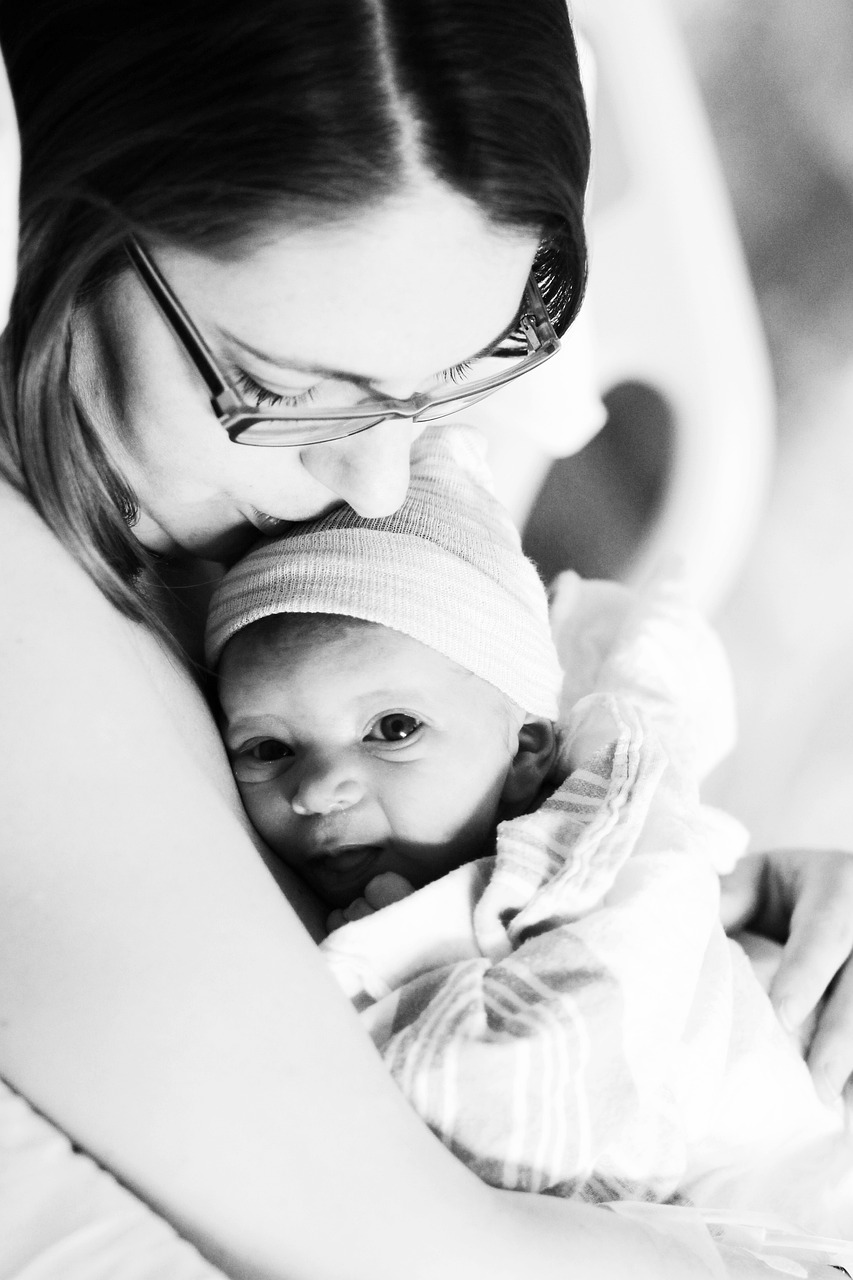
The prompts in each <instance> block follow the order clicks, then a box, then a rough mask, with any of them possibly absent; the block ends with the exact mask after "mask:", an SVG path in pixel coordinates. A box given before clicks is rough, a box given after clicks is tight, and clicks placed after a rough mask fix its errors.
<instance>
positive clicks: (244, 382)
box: [237, 369, 317, 409]
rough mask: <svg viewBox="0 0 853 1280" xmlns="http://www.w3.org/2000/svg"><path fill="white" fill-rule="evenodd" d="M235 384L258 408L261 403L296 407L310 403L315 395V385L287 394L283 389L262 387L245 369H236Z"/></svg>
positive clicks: (290, 407)
mask: <svg viewBox="0 0 853 1280" xmlns="http://www.w3.org/2000/svg"><path fill="white" fill-rule="evenodd" d="M237 385H238V387H240V389H241V391H244V392H245V393H246V394H247V395H248V396H251V398H252V400H253V401H254V403H255V404H256V405H257V406H258V408H260V407H261V406H262V405H271V406H274V405H283V406H284V407H285V408H286V409H298V408H299V406H300V405H307V404H310V403H311V401H312V400H313V399H314V398H315V396H316V395H317V386H316V385H315V386H313V387H306V388H305V390H304V391H299V392H297V393H291V394H289V395H288V394H286V393H285V392H283V391H271V390H270V388H269V387H262V386H261V384H260V383H259V382H256V381H255V379H254V378H253V377H252V375H251V374H249V373H246V370H245V369H238V370H237Z"/></svg>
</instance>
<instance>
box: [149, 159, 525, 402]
mask: <svg viewBox="0 0 853 1280" xmlns="http://www.w3.org/2000/svg"><path fill="white" fill-rule="evenodd" d="M537 244H538V237H537V235H536V234H535V232H533V231H528V232H522V231H515V230H513V229H510V228H505V227H497V226H495V224H494V223H491V222H489V221H488V219H487V218H486V217H485V216H484V215H483V214H482V213H481V212H480V210H479V209H478V208H477V206H476V205H474V204H473V203H472V202H470V201H469V200H467V199H466V198H465V197H463V196H460V195H458V194H457V193H455V192H453V191H450V190H449V189H448V188H446V187H444V186H442V185H441V184H438V183H432V184H430V185H429V186H427V187H425V188H424V189H423V190H421V191H419V192H418V193H416V194H411V195H408V196H406V197H400V198H398V199H396V200H394V201H389V202H386V203H385V204H383V205H380V206H377V208H375V209H372V210H367V211H363V212H360V213H359V214H358V215H356V216H354V217H353V218H352V219H351V220H349V221H347V222H339V223H333V224H325V225H322V226H317V227H313V228H308V229H300V230H298V231H290V232H288V231H285V232H284V233H282V235H280V236H278V237H275V236H270V237H268V238H266V239H265V240H264V241H262V242H260V243H256V245H255V246H254V247H253V248H252V249H250V250H249V251H248V252H247V253H246V254H245V255H243V256H242V257H239V258H235V259H232V260H229V261H223V260H222V259H213V258H209V257H202V256H201V255H198V254H194V253H190V252H188V251H185V250H163V251H161V252H160V253H159V254H158V259H159V261H160V262H161V265H162V267H163V270H164V272H165V273H166V274H167V276H168V278H169V280H170V283H171V284H172V285H173V287H174V289H175V291H176V292H177V293H178V295H179V296H180V297H181V300H182V301H183V302H184V305H185V306H186V307H187V308H188V310H189V311H190V312H191V314H192V315H193V317H194V318H195V319H196V320H197V321H198V322H199V323H200V324H201V325H202V327H203V328H204V329H205V330H206V332H208V333H210V332H213V333H215V332H216V331H217V330H218V331H219V334H222V335H227V336H228V337H230V339H232V340H236V342H237V344H238V346H239V345H242V346H244V347H245V348H251V349H252V350H253V351H254V353H255V358H256V359H258V358H259V357H258V353H261V354H263V355H265V356H266V357H268V361H269V363H270V368H271V369H273V368H274V367H275V365H276V364H281V365H282V366H284V367H292V365H293V364H294V363H296V364H299V365H302V366H306V367H313V366H315V365H322V366H323V367H329V368H333V369H335V370H339V371H341V372H345V373H352V374H354V375H356V376H359V377H363V378H367V379H369V380H379V379H382V378H387V377H392V376H398V375H399V376H405V375H407V374H409V373H415V372H418V371H420V370H422V369H426V371H427V372H429V371H431V370H435V369H440V368H443V367H445V366H447V365H451V364H455V363H457V362H458V361H460V360H463V359H466V358H467V357H468V356H470V355H472V354H474V353H475V352H477V351H480V350H481V349H483V348H484V347H486V346H488V345H489V343H491V342H492V341H493V340H494V339H495V338H496V337H497V336H498V335H499V334H500V333H501V331H502V330H503V329H504V328H505V326H506V325H507V324H508V323H509V322H510V321H511V320H512V318H513V316H514V314H515V312H516V310H517V308H518V305H519V301H520V299H521V295H522V292H523V289H524V282H525V280H526V278H527V275H528V273H529V270H530V266H531V264H532V261H533V256H534V254H535V252H536V248H537Z"/></svg>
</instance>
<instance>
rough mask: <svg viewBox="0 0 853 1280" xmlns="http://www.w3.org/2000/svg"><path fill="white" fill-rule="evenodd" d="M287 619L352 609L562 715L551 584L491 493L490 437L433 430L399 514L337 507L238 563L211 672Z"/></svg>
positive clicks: (221, 609)
mask: <svg viewBox="0 0 853 1280" xmlns="http://www.w3.org/2000/svg"><path fill="white" fill-rule="evenodd" d="M279 613H331V614H344V615H346V616H348V617H352V618H361V619H364V620H365V621H368V622H377V623H380V624H381V625H382V626H385V627H391V628H392V629H393V630H395V631H402V632H403V633H404V634H405V635H408V636H411V637H412V638H413V639H415V640H419V641H420V642H421V643H422V644H425V645H428V646H429V648H431V649H435V650H436V651H437V652H438V653H442V654H444V655H445V657H447V658H451V659H452V660H453V661H454V662H456V663H458V664H459V665H460V666H461V667H464V668H465V669H466V670H467V671H471V672H472V673H473V674H474V675H476V676H480V677H481V679H483V680H487V681H488V682H489V683H490V684H492V685H494V686H495V687H496V688H497V689H500V691H501V692H502V693H504V694H505V695H506V696H507V697H508V698H510V699H511V700H512V701H513V702H514V703H516V704H517V705H518V706H519V707H521V708H522V709H523V710H524V711H526V712H527V713H528V714H529V715H541V716H547V717H549V718H550V719H554V718H556V714H557V693H558V691H559V688H560V683H561V672H560V667H559V664H558V661H557V655H556V652H555V649H554V645H553V642H552V640H551V631H550V626H549V622H548V603H547V598H546V595H545V588H544V586H543V585H542V581H541V579H540V578H539V575H538V573H537V572H536V569H535V567H534V566H533V564H532V563H531V562H530V561H529V560H528V559H527V558H526V557H525V556H524V554H523V553H522V550H521V540H520V538H519V535H518V531H517V529H516V528H515V526H514V524H513V523H512V521H511V519H510V517H509V515H508V514H507V512H506V511H505V510H504V508H503V507H502V506H501V504H500V503H499V502H498V500H497V499H496V498H495V497H494V495H493V493H492V492H491V487H490V478H489V473H488V469H487V467H486V463H485V446H484V442H483V440H482V438H481V437H480V436H479V434H478V433H477V432H476V431H474V430H472V429H471V428H468V427H462V426H459V425H454V426H446V425H438V426H433V427H430V428H428V429H427V430H426V431H425V432H424V433H423V434H422V435H421V436H420V437H419V438H418V439H417V440H416V441H415V444H414V446H413V449H412V468H411V481H410V484H409V491H408V494H407V496H406V500H405V502H404V503H403V505H402V507H401V508H400V509H399V511H396V512H395V513H394V515H391V516H383V517H382V518H381V519H377V520H367V519H364V518H363V517H361V516H359V515H357V514H356V513H355V512H354V511H353V510H352V508H350V507H338V508H336V509H335V510H334V511H332V512H330V513H329V514H328V515H325V516H321V517H320V518H319V519H317V520H311V521H308V522H306V523H300V524H293V525H291V526H290V527H289V528H288V529H287V530H286V531H285V532H284V533H283V534H280V535H278V536H277V537H276V538H275V539H273V540H269V539H264V540H263V541H262V542H260V543H258V544H257V545H256V546H255V547H254V548H253V549H252V550H251V551H250V552H249V554H248V555H247V556H245V558H244V559H242V560H240V561H238V563H237V564H236V565H234V567H233V568H232V569H230V570H229V572H228V573H226V574H225V576H224V578H223V579H222V581H221V582H220V584H219V586H218V587H217V590H216V593H215V594H214V597H213V600H212V602H211V607H210V614H209V617H208V623H207V635H206V653H207V660H208V662H209V663H210V665H211V667H215V666H216V664H217V663H218V662H219V659H220V656H221V654H222V650H223V649H224V647H225V645H226V644H227V642H228V640H230V639H231V637H232V636H233V635H235V634H236V633H237V632H238V631H241V630H242V629H243V628H244V627H247V626H249V625H250V623H252V622H257V621H258V620H259V619H260V618H266V617H269V616H270V615H271V614H279Z"/></svg>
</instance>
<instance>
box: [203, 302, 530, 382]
mask: <svg viewBox="0 0 853 1280" xmlns="http://www.w3.org/2000/svg"><path fill="white" fill-rule="evenodd" d="M526 303H527V298H526V296H525V297H522V299H521V302H520V303H519V305H518V309H517V311H516V313H515V315H514V316H513V318H512V319H511V320H510V322H509V324H508V325H505V326H504V328H503V329H502V330H501V332H500V333H499V334H498V335H497V337H495V338H493V339H492V341H491V342H489V343H487V344H486V346H485V347H482V348H481V350H479V351H475V352H474V354H473V355H470V356H466V357H465V360H480V359H482V357H483V356H487V355H489V354H490V353H491V352H492V351H494V349H495V348H496V347H499V346H500V344H501V343H502V342H504V341H505V340H506V339H507V338H508V337H509V335H510V334H511V333H513V332H514V331H515V330H516V329H517V328H518V323H519V320H520V319H521V316H522V314H523V312H524V308H525V305H526ZM220 333H221V335H222V337H223V338H225V339H226V341H228V342H230V343H233V345H234V346H235V347H239V348H240V350H241V351H245V353H246V354H247V355H250V356H252V357H253V358H254V359H255V360H260V361H261V362H262V363H263V364H269V365H274V366H275V367H276V368H278V369H292V370H294V371H295V372H297V373H312V374H321V375H322V376H323V377H326V378H346V379H347V380H348V381H350V382H354V383H356V384H357V385H358V384H361V385H363V386H370V385H371V383H372V382H373V381H374V379H371V378H366V377H365V376H364V374H362V373H349V372H348V371H347V370H346V369H333V368H331V367H330V366H328V365H322V364H313V363H311V364H309V363H307V362H305V361H302V360H296V359H292V358H291V357H289V356H280V355H275V356H273V355H270V353H269V352H268V351H260V350H259V349H258V348H257V347H253V346H251V345H250V344H249V343H248V342H244V341H243V340H242V338H238V337H237V336H236V334H233V333H230V332H229V331H228V330H227V329H220ZM460 363H464V362H463V361H460Z"/></svg>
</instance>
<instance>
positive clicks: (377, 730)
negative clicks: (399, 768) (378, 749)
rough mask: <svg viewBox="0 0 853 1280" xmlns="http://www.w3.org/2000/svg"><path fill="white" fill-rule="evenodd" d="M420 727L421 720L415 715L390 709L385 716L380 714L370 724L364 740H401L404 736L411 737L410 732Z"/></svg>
mask: <svg viewBox="0 0 853 1280" xmlns="http://www.w3.org/2000/svg"><path fill="white" fill-rule="evenodd" d="M420 727H421V722H420V720H418V719H416V717H415V716H410V715H407V714H406V712H405V711H391V712H389V714H388V715H387V716H380V718H379V719H378V720H377V721H376V722H375V723H374V724H373V725H371V727H370V731H369V733H367V735H366V737H365V741H369V742H403V741H404V740H405V739H406V738H411V736H412V734H414V733H417V731H418V729H420Z"/></svg>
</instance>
